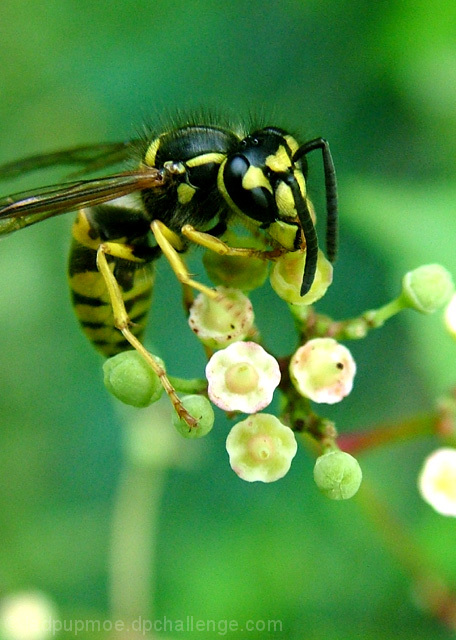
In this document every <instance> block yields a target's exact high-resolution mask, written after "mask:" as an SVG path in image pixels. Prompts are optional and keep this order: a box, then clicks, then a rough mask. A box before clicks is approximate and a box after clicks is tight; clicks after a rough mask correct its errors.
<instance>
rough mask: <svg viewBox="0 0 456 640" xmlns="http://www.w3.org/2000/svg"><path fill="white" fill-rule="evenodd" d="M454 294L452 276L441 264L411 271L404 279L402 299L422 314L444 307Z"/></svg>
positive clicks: (424, 266)
mask: <svg viewBox="0 0 456 640" xmlns="http://www.w3.org/2000/svg"><path fill="white" fill-rule="evenodd" d="M453 292H454V284H453V280H452V278H451V274H450V273H449V272H448V271H447V270H446V269H445V268H444V267H442V266H441V265H440V264H426V265H423V266H422V267H418V268H417V269H414V270H413V271H409V272H408V273H406V274H405V276H404V278H403V279H402V299H403V300H404V301H405V302H406V303H407V305H408V306H409V307H411V308H412V309H415V310H416V311H420V312H421V313H432V312H434V311H436V310H437V309H440V308H441V307H443V306H444V305H445V304H446V303H447V302H448V301H449V300H450V298H451V296H452V294H453Z"/></svg>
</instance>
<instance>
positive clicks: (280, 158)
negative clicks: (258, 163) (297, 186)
mask: <svg viewBox="0 0 456 640" xmlns="http://www.w3.org/2000/svg"><path fill="white" fill-rule="evenodd" d="M265 165H266V166H267V167H269V169H271V171H276V172H278V173H281V172H285V171H288V169H290V167H291V160H290V156H289V155H288V153H287V150H286V149H285V147H284V146H283V145H282V144H281V145H280V146H279V148H278V149H277V151H276V152H275V153H274V154H272V155H270V156H268V157H267V158H266V160H265Z"/></svg>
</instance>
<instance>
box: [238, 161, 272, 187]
mask: <svg viewBox="0 0 456 640" xmlns="http://www.w3.org/2000/svg"><path fill="white" fill-rule="evenodd" d="M258 187H264V188H265V189H267V190H268V191H270V193H272V187H271V185H270V183H269V181H268V179H267V178H266V176H265V175H264V173H263V172H262V170H261V169H260V168H259V167H254V166H250V167H249V168H248V169H247V171H246V172H245V175H244V177H243V178H242V188H243V189H257V188H258Z"/></svg>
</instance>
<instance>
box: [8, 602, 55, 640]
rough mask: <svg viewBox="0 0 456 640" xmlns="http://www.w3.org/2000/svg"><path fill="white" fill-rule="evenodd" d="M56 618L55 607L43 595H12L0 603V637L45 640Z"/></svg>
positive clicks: (11, 639) (48, 636)
mask: <svg viewBox="0 0 456 640" xmlns="http://www.w3.org/2000/svg"><path fill="white" fill-rule="evenodd" d="M56 618H57V610H56V607H55V605H54V603H53V602H52V601H51V600H50V599H49V598H48V597H47V596H46V595H45V594H44V593H41V592H40V591H22V592H18V593H13V594H11V595H8V596H6V597H5V598H3V599H2V600H1V602H0V635H1V637H2V638H3V639H4V640H47V638H50V637H51V636H52V629H53V627H52V624H53V621H54V620H55V619H56Z"/></svg>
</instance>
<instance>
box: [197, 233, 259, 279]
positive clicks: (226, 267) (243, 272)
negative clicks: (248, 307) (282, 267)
mask: <svg viewBox="0 0 456 640" xmlns="http://www.w3.org/2000/svg"><path fill="white" fill-rule="evenodd" d="M223 240H224V241H225V242H226V243H227V244H228V245H229V246H230V247H245V248H252V249H264V246H263V244H262V243H260V242H258V240H255V238H251V237H245V236H242V237H239V236H236V235H235V234H234V233H230V232H227V233H226V234H225V235H224V237H223ZM203 264H204V268H205V269H206V273H207V275H208V276H209V278H210V279H211V280H212V282H213V283H214V284H215V285H223V286H224V287H228V288H230V289H240V290H241V291H253V289H257V288H258V287H261V285H262V284H264V282H265V280H266V278H267V277H268V269H269V264H268V263H267V262H266V261H265V260H261V259H260V258H254V257H248V256H222V255H219V254H218V253H215V252H214V251H206V252H205V254H204V255H203Z"/></svg>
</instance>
